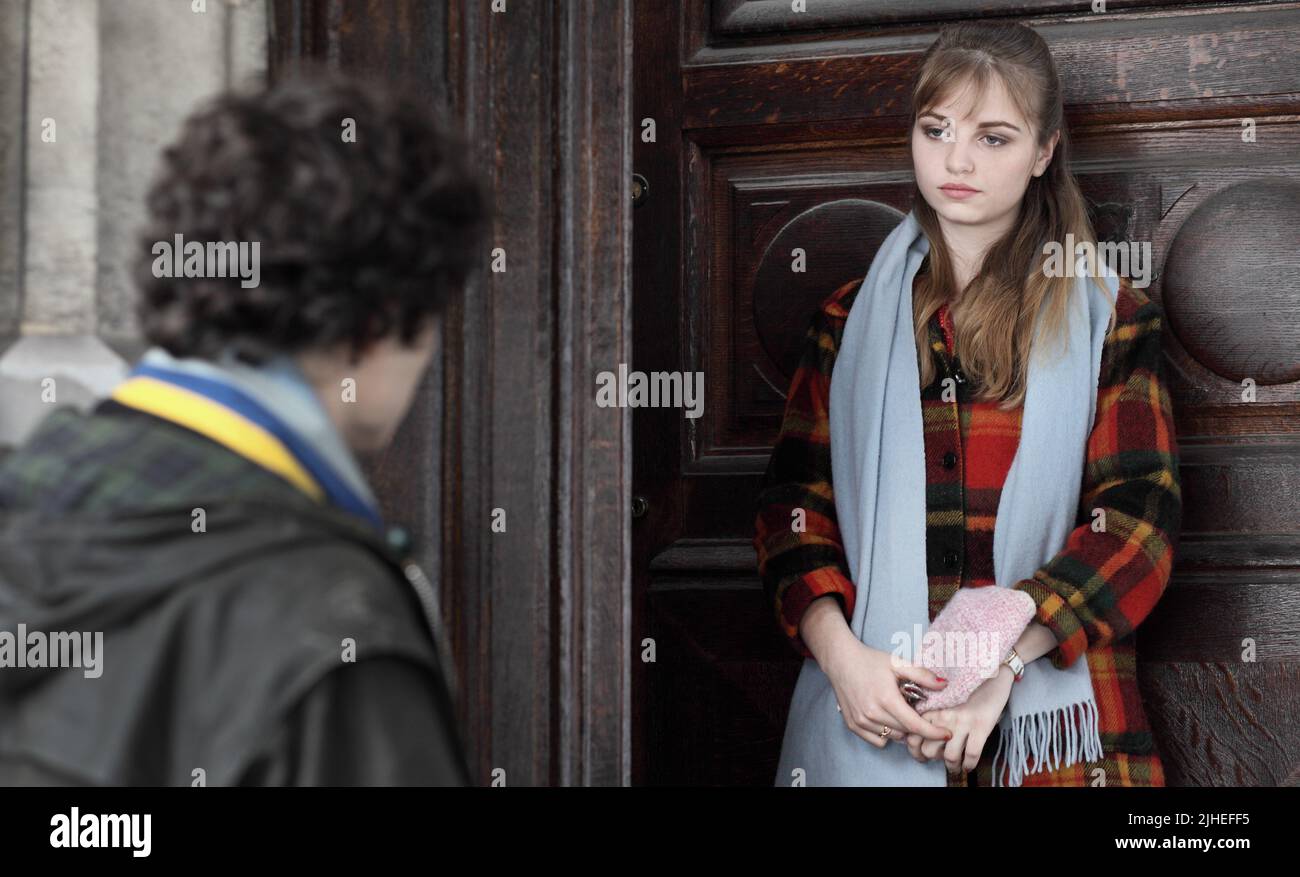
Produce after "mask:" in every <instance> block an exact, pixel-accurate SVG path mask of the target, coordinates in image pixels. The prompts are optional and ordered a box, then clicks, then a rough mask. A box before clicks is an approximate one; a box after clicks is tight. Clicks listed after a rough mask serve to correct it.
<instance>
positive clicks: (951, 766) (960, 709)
mask: <svg viewBox="0 0 1300 877" xmlns="http://www.w3.org/2000/svg"><path fill="white" fill-rule="evenodd" d="M1014 681H1015V676H1014V675H1013V674H1012V672H1011V668H1010V667H1008V666H1006V665H1005V664H1003V665H1000V666H999V667H998V672H997V674H996V675H994V676H992V677H990V678H988V679H985V680H984V681H983V682H982V683H980V686H979V688H976V689H975V691H974V692H973V693H972V694H971V696H970V698H969V699H968V700H967V701H966V702H965V703H963V704H961V705H959V706H955V707H952V708H950V709H943V710H935V711H934V712H929V713H926V714H925V717H926V718H927V719H929V720H930V721H931V722H933V723H934V724H936V725H939V726H940V727H943V728H947V729H948V730H950V731H952V739H950V740H948V741H947V742H944V741H942V740H926V739H925V738H924V737H922V736H920V735H919V734H908V735H907V751H908V752H910V753H911V754H912V757H913V758H915V759H916V760H917V761H919V762H921V763H922V764H924V763H926V762H927V761H931V760H934V759H936V758H943V760H944V763H945V764H946V765H947V767H948V772H949V773H953V774H955V773H959V772H960V771H961V770H962V769H965V770H974V769H975V765H976V764H978V763H979V760H980V753H982V752H983V751H984V744H985V743H987V742H988V739H989V736H990V735H991V734H992V733H993V729H994V728H995V727H997V724H998V720H999V719H1001V718H1002V710H1003V709H1005V708H1006V705H1007V701H1008V700H1009V699H1010V697H1011V686H1012V684H1013V683H1014Z"/></svg>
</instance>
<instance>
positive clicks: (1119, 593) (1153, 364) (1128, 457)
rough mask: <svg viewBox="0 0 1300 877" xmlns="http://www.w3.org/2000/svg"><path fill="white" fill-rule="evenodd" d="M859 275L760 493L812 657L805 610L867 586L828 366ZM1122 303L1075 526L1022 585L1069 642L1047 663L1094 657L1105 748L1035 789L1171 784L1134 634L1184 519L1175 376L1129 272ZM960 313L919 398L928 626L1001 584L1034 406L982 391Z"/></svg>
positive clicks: (784, 593) (939, 322)
mask: <svg viewBox="0 0 1300 877" xmlns="http://www.w3.org/2000/svg"><path fill="white" fill-rule="evenodd" d="M861 285H862V279H858V280H854V281H852V282H851V283H847V284H845V285H844V286H842V287H840V288H839V289H838V290H836V291H835V292H834V293H833V294H832V295H831V296H830V297H829V298H827V299H826V300H825V301H824V302H823V303H822V305H821V307H820V308H819V310H818V311H817V312H816V314H814V316H813V318H812V321H811V325H810V326H809V328H808V332H807V337H806V341H805V345H804V351H803V355H802V359H801V361H800V363H799V366H798V368H797V370H796V372H795V375H794V378H793V380H792V382H791V386H790V393H789V396H788V398H787V403H786V409H785V417H784V420H783V423H782V427H781V432H780V435H779V437H778V439H777V442H776V446H775V448H774V449H773V452H772V456H771V459H770V462H769V464H768V467H767V472H766V475H765V477H764V480H763V486H762V490H761V493H760V496H759V501H758V512H757V521H756V534H755V537H754V548H755V551H756V552H757V555H758V569H759V574H760V577H761V578H762V581H763V586H764V589H765V592H766V594H767V598H768V599H769V600H770V601H771V604H772V606H773V608H774V610H775V613H776V618H777V622H778V624H779V625H780V628H781V630H782V631H783V632H784V634H785V636H786V637H787V638H788V640H789V642H790V643H791V645H792V647H793V648H794V649H795V650H796V651H797V652H798V653H799V654H800V655H803V656H805V657H811V656H812V655H811V653H810V652H809V651H808V649H807V647H806V646H805V644H804V643H803V642H802V640H801V639H800V638H799V620H800V618H801V617H802V615H803V612H804V610H805V609H806V608H807V607H808V604H809V603H810V602H812V601H813V600H814V599H816V598H818V597H822V596H825V595H828V594H829V595H833V596H834V597H835V598H836V599H837V601H838V602H839V604H840V606H841V608H842V610H843V612H844V616H845V619H846V620H848V619H851V618H852V616H853V605H854V596H855V589H854V584H853V582H852V581H851V579H850V573H849V566H848V562H847V559H846V557H845V554H844V548H843V543H842V539H841V536H840V532H839V529H838V526H837V523H836V514H835V503H834V493H833V486H832V483H831V454H830V421H829V417H828V412H829V400H830V382H831V370H832V368H833V367H834V364H835V356H836V352H837V350H838V349H839V343H840V338H841V336H842V334H843V331H844V324H845V320H846V319H847V317H848V312H849V309H850V308H851V307H852V305H853V300H854V298H855V297H856V295H857V292H858V290H859V288H860V287H861ZM1116 310H1117V314H1116V325H1115V327H1114V329H1112V331H1111V333H1110V335H1109V336H1108V337H1107V339H1106V341H1105V345H1104V348H1103V352H1102V362H1101V374H1100V379H1099V382H1098V385H1099V386H1098V391H1097V415H1096V420H1095V423H1094V426H1093V429H1092V433H1091V436H1090V438H1089V440H1088V448H1087V460H1086V464H1085V467H1084V475H1083V478H1084V483H1083V485H1082V490H1081V494H1080V501H1079V513H1078V516H1077V519H1076V525H1075V529H1074V530H1073V532H1071V534H1070V535H1069V537H1068V539H1067V541H1066V544H1065V546H1064V547H1063V548H1062V550H1061V551H1060V552H1059V553H1058V554H1057V555H1056V556H1055V557H1053V558H1052V560H1051V561H1050V562H1049V563H1047V564H1046V565H1044V566H1043V567H1041V568H1040V569H1039V570H1038V571H1037V572H1035V573H1034V575H1033V576H1032V577H1031V578H1028V579H1024V580H1023V581H1021V582H1019V583H1017V584H1016V585H1014V587H1016V588H1019V589H1021V590H1023V591H1025V592H1026V593H1028V594H1029V595H1030V596H1031V597H1033V598H1034V602H1035V604H1037V606H1038V613H1037V618H1036V620H1037V621H1038V622H1039V623H1041V624H1044V625H1046V626H1047V627H1048V628H1049V629H1050V630H1051V631H1052V633H1053V634H1054V635H1055V637H1056V640H1057V645H1056V647H1055V648H1053V649H1052V651H1050V652H1048V653H1047V654H1046V655H1044V656H1043V658H1042V660H1050V661H1051V662H1052V664H1053V665H1054V666H1056V667H1058V668H1063V667H1068V666H1070V665H1071V664H1073V663H1074V662H1075V661H1077V660H1079V659H1080V658H1083V659H1085V660H1087V661H1088V669H1089V671H1090V672H1091V674H1092V681H1093V688H1094V693H1095V696H1096V701H1097V710H1098V721H1099V730H1100V733H1101V741H1102V749H1103V758H1102V760H1101V761H1099V762H1090V763H1080V764H1076V765H1073V766H1070V767H1065V768H1061V769H1058V770H1050V769H1048V770H1044V771H1041V772H1038V773H1034V774H1030V775H1028V776H1026V778H1025V782H1024V785H1026V786H1082V785H1100V784H1102V783H1103V782H1104V784H1105V785H1108V786H1162V785H1164V782H1165V778H1164V771H1163V768H1162V765H1161V761H1160V756H1159V752H1158V750H1157V748H1156V746H1155V741H1154V739H1153V738H1152V734H1151V729H1150V727H1149V725H1148V722H1147V717H1146V714H1145V712H1144V711H1143V707H1142V699H1141V696H1140V693H1139V690H1138V683H1137V665H1136V656H1135V639H1136V634H1135V630H1136V628H1137V626H1138V625H1139V624H1140V623H1141V622H1142V620H1143V619H1145V618H1146V617H1147V615H1148V614H1149V613H1150V612H1151V609H1152V607H1154V606H1155V604H1156V601H1157V600H1159V599H1160V595H1161V594H1162V593H1163V592H1164V589H1165V587H1166V585H1167V584H1168V582H1169V576H1170V570H1171V567H1172V565H1173V559H1174V552H1175V549H1176V546H1177V539H1178V534H1179V529H1180V526H1181V518H1182V494H1181V487H1180V482H1179V474H1178V447H1177V442H1176V439H1175V434H1174V419H1173V409H1172V404H1171V401H1170V396H1169V393H1168V391H1167V389H1166V386H1165V383H1164V380H1163V376H1162V357H1161V348H1160V344H1161V340H1160V337H1161V326H1162V324H1163V314H1162V311H1161V309H1160V308H1159V306H1158V305H1157V304H1156V303H1155V302H1153V301H1151V300H1150V299H1149V298H1148V297H1147V296H1146V295H1145V294H1144V293H1143V292H1142V291H1141V290H1138V289H1135V288H1134V287H1132V286H1131V284H1130V283H1129V282H1128V280H1127V279H1124V280H1122V282H1121V286H1120V292H1119V296H1118V298H1117V302H1116ZM947 317H948V315H947V310H946V306H945V308H944V309H941V310H940V312H938V313H936V314H935V316H934V318H932V319H931V321H930V324H929V338H930V346H931V349H932V351H933V354H934V358H935V362H936V366H937V375H936V378H935V381H934V382H933V383H932V384H931V385H930V386H929V387H927V388H926V389H925V390H923V391H922V392H921V394H920V396H921V405H922V419H923V423H924V432H925V460H926V567H927V572H928V578H929V615H930V620H931V621H933V620H934V618H935V616H936V615H937V614H938V613H939V610H940V609H942V608H943V606H944V605H945V604H946V603H947V601H948V599H949V598H950V597H952V595H953V594H954V593H956V591H957V589H958V588H960V587H972V588H978V587H987V586H990V585H993V584H994V578H993V528H994V524H995V519H996V515H997V508H998V500H999V498H1000V496H1001V491H1002V484H1003V482H1004V480H1005V478H1006V474H1007V471H1008V470H1009V469H1010V467H1011V462H1012V459H1013V457H1014V456H1015V452H1016V447H1017V445H1018V443H1019V436H1020V424H1021V416H1022V414H1023V407H1020V408H1016V409H1014V410H1012V411H1007V412H1003V411H999V410H997V407H996V405H995V403H993V402H982V401H977V400H976V399H975V398H974V397H975V396H976V395H977V391H978V387H977V386H976V385H975V382H974V380H973V379H971V378H969V377H968V376H966V375H965V374H964V373H962V372H961V362H960V357H959V356H958V357H954V356H953V355H952V352H951V349H950V346H949V345H950V338H949V333H950V331H951V328H950V323H949V322H948V318H947ZM945 377H958V378H960V379H961V381H960V382H959V383H957V385H956V386H957V392H956V399H955V400H953V401H947V402H945V401H943V398H942V390H943V386H942V381H943V379H944V378H945ZM796 508H802V509H804V510H805V511H806V516H805V523H806V531H805V532H802V533H798V532H793V531H792V529H791V521H792V520H793V518H792V512H793V510H794V509H796ZM1094 509H1104V510H1105V516H1106V517H1105V521H1106V526H1105V532H1094V531H1093V529H1092V523H1093V520H1094V512H1093V510H1094ZM891 745H902V744H891ZM996 751H997V737H996V735H995V736H994V737H991V738H990V740H989V742H988V744H986V745H985V747H984V751H983V752H982V753H981V756H980V761H979V764H978V765H977V767H976V768H975V769H974V770H972V771H969V772H967V771H962V773H961V774H960V775H957V776H953V775H951V774H950V775H949V778H948V785H949V786H965V785H972V786H989V785H992V779H993V777H992V761H993V756H994V754H995V752H996ZM1099 768H1100V769H1101V771H1103V772H1104V776H1100V775H1098V774H1097V773H1096V772H1097V770H1098V769H1099Z"/></svg>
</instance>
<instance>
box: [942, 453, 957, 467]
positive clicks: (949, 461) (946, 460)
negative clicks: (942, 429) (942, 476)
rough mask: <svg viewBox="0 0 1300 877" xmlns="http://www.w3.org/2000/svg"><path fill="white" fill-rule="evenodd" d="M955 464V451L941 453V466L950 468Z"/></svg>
mask: <svg viewBox="0 0 1300 877" xmlns="http://www.w3.org/2000/svg"><path fill="white" fill-rule="evenodd" d="M956 465H957V455H956V454H955V453H953V452H952V451H949V452H948V453H946V454H944V455H943V468H945V469H951V468H952V467H953V466H956Z"/></svg>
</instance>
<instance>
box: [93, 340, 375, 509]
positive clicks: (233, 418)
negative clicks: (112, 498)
mask: <svg viewBox="0 0 1300 877" xmlns="http://www.w3.org/2000/svg"><path fill="white" fill-rule="evenodd" d="M112 398H113V399H114V400H116V401H117V402H119V403H120V404H122V405H126V406H129V407H131V408H135V409H137V410H140V411H144V412H146V413H148V414H152V415H154V416H155V417H160V418H163V419H164V420H169V421H171V422H173V423H176V424H178V425H180V426H183V427H185V428H186V429H190V430H192V431H194V432H197V433H199V434H201V435H204V436H207V437H208V438H210V439H212V440H213V441H215V442H217V443H218V444H220V445H223V446H225V447H227V448H229V449H230V450H232V451H234V452H235V453H236V454H239V455H240V456H241V457H244V458H246V459H248V460H250V461H252V462H253V463H256V464H257V465H259V466H261V467H263V468H264V469H267V470H269V471H271V472H274V473H275V474H276V475H279V476H280V477H281V478H283V479H285V480H286V481H288V482H289V483H290V484H292V485H294V486H295V487H297V488H298V489H299V490H301V491H303V492H304V493H306V494H307V495H308V496H311V497H312V498H313V499H316V500H318V501H322V502H330V503H332V504H333V505H335V506H336V507H338V508H340V509H343V510H344V511H347V512H350V513H352V514H355V515H358V516H360V517H362V518H364V519H365V520H367V521H369V522H370V523H371V524H372V525H374V526H375V527H376V528H377V529H380V530H382V529H383V526H384V525H383V520H382V518H381V517H380V514H379V510H378V509H377V508H375V506H374V505H373V504H372V503H371V502H368V501H367V500H366V498H364V497H362V496H360V495H359V494H358V493H357V492H356V491H355V490H353V489H352V487H351V486H350V485H349V484H348V483H347V482H346V480H345V479H344V478H342V477H340V475H339V473H338V472H336V471H335V469H334V467H332V466H331V465H330V464H329V463H328V462H327V461H326V460H325V458H324V457H323V456H322V455H321V454H320V453H319V452H318V451H317V450H316V449H315V448H314V447H313V446H312V445H311V443H310V442H308V441H306V440H305V439H303V437H302V436H301V435H299V434H298V433H297V432H295V431H294V430H293V429H292V428H291V427H289V426H288V425H287V424H286V423H285V422H284V421H283V420H281V419H280V418H279V417H276V416H275V415H274V414H272V413H271V412H270V411H269V410H268V409H267V408H266V406H264V405H262V404H261V403H260V402H258V401H257V400H256V399H254V398H253V397H252V396H250V395H249V394H248V393H245V392H244V391H243V390H241V389H239V388H238V387H235V386H233V385H232V384H228V383H224V382H222V381H218V380H213V379H210V378H205V377H202V376H199V375H193V374H186V373H183V372H180V371H174V370H171V369H166V368H159V367H158V366H153V365H145V364H140V365H137V366H136V367H135V368H134V369H132V370H131V372H130V373H129V374H128V375H127V377H126V380H124V381H123V382H122V383H121V384H119V385H118V386H117V387H116V388H115V389H114V390H113V393H112Z"/></svg>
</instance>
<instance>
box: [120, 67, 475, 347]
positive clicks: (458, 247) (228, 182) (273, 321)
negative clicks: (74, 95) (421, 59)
mask: <svg viewBox="0 0 1300 877" xmlns="http://www.w3.org/2000/svg"><path fill="white" fill-rule="evenodd" d="M446 118H447V117H446V115H445V114H443V113H442V112H441V110H439V109H438V108H435V107H433V106H431V105H430V104H429V102H428V101H425V100H421V99H418V98H416V97H415V96H414V94H413V92H411V91H408V90H406V89H404V88H401V87H397V86H392V85H388V84H384V85H381V84H378V83H375V82H367V81H364V80H358V79H350V78H343V77H342V76H341V75H339V74H334V73H328V72H324V71H321V70H304V71H300V72H298V73H297V74H295V75H294V76H293V77H292V78H289V79H286V80H284V81H283V82H280V83H278V84H276V85H274V86H272V87H270V88H267V89H259V90H257V91H255V92H251V93H250V92H227V93H225V94H222V95H220V96H218V97H217V98H215V99H214V100H213V101H211V102H210V103H209V104H208V105H206V106H204V107H203V108H201V109H200V110H198V111H197V112H195V113H194V114H193V115H192V116H190V117H189V118H188V119H187V120H186V122H185V124H184V126H183V128H182V130H181V133H180V136H179V138H178V139H177V140H176V142H175V143H173V144H172V145H170V146H169V147H167V148H166V149H165V150H164V151H163V154H162V167H161V170H160V172H159V174H158V176H157V177H156V178H155V180H154V182H153V184H152V187H151V189H150V191H149V194H148V199H147V206H148V221H147V223H146V226H145V228H144V229H143V234H142V237H141V249H140V251H139V255H138V258H137V259H136V264H135V266H134V268H135V273H136V277H137V282H138V285H139V287H140V289H141V292H142V295H141V301H140V309H139V315H140V321H141V326H142V329H143V333H144V336H145V338H146V339H147V340H148V341H149V342H150V343H153V344H156V345H158V346H160V347H163V348H164V349H166V350H167V351H168V352H170V353H171V354H173V355H175V356H197V357H203V358H213V357H214V356H215V354H217V353H218V352H219V351H220V350H222V349H223V348H225V347H227V346H228V345H233V346H234V347H235V349H236V350H237V351H238V352H239V354H240V356H241V357H243V358H245V359H248V360H249V361H252V362H258V361H262V360H264V359H265V358H266V357H267V356H269V355H272V354H274V353H281V352H283V353H289V352H295V351H300V350H305V349H310V348H319V347H324V346H330V345H333V344H337V343H340V342H350V344H351V350H352V352H353V354H354V355H355V354H357V353H359V352H361V351H362V350H364V349H365V348H366V347H367V346H368V345H369V344H370V343H371V342H372V341H375V340H378V339H380V338H383V337H386V336H388V335H390V334H392V333H393V332H394V330H396V332H397V334H398V337H399V338H400V339H401V340H402V342H403V343H406V344H409V343H411V341H412V340H413V339H414V338H415V336H416V335H418V334H419V332H420V330H421V329H422V328H423V326H424V324H425V321H426V319H427V318H428V317H429V316H431V315H433V314H436V313H439V312H441V311H442V310H443V308H444V307H445V305H446V301H447V297H448V296H449V295H450V294H453V293H455V292H457V291H459V289H460V288H461V287H462V286H463V285H464V284H465V283H466V281H467V280H468V279H469V278H470V277H471V276H472V275H473V274H474V273H476V271H477V267H476V266H477V265H479V264H480V263H481V253H480V249H481V245H482V243H483V237H484V229H485V226H486V223H487V219H488V211H489V207H488V204H489V201H488V196H487V191H486V189H485V186H484V183H483V181H482V180H481V179H480V178H479V177H478V176H477V175H476V174H475V173H474V172H473V171H472V170H471V168H470V166H469V158H468V154H469V153H468V149H467V147H466V144H465V141H464V140H463V139H462V138H461V137H460V136H459V134H458V133H456V131H455V129H454V128H453V127H452V126H451V125H450V124H449V123H448V122H447V121H446ZM349 119H350V120H353V123H354V126H355V127H354V130H355V138H354V142H348V141H347V140H346V139H345V137H344V131H345V120H349ZM178 234H179V235H181V236H182V237H183V240H184V242H185V243H187V244H188V243H190V242H191V241H198V242H204V243H207V242H228V241H234V242H249V243H251V242H258V245H259V248H260V254H259V255H260V266H261V268H260V270H261V282H260V284H259V285H258V286H255V287H252V288H244V287H243V286H242V285H241V283H240V278H238V277H226V278H222V277H203V278H198V277H157V276H155V274H154V271H153V264H154V259H155V256H154V253H153V249H152V248H153V246H154V245H155V244H156V243H157V242H160V241H167V242H171V241H173V240H174V239H175V236H176V235H178Z"/></svg>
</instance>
